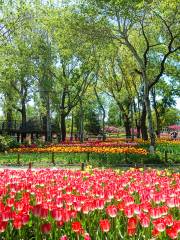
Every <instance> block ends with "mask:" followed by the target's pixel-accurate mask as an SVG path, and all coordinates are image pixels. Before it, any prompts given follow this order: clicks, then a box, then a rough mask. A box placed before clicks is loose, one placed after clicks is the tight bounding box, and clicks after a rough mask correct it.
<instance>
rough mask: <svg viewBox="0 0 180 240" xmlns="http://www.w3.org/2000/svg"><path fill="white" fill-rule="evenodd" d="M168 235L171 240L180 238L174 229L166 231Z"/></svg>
mask: <svg viewBox="0 0 180 240" xmlns="http://www.w3.org/2000/svg"><path fill="white" fill-rule="evenodd" d="M166 234H167V235H168V236H169V237H170V238H171V239H176V238H178V232H177V231H176V229H175V228H174V227H171V228H167V229H166Z"/></svg>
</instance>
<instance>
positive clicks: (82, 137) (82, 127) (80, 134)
mask: <svg viewBox="0 0 180 240" xmlns="http://www.w3.org/2000/svg"><path fill="white" fill-rule="evenodd" d="M79 120H80V132H79V137H80V142H81V143H83V141H84V113H83V105H82V99H80V118H79Z"/></svg>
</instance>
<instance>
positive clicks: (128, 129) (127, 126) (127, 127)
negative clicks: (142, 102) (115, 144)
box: [123, 115, 131, 138]
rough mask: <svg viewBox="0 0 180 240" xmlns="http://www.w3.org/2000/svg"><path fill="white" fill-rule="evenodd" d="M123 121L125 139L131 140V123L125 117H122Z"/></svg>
mask: <svg viewBox="0 0 180 240" xmlns="http://www.w3.org/2000/svg"><path fill="white" fill-rule="evenodd" d="M123 119H124V127H125V132H126V138H131V121H130V119H129V117H128V116H127V115H124V117H123Z"/></svg>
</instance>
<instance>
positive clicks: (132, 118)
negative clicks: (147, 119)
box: [131, 102, 134, 141]
mask: <svg viewBox="0 0 180 240" xmlns="http://www.w3.org/2000/svg"><path fill="white" fill-rule="evenodd" d="M131 128H132V134H131V139H132V141H134V117H133V102H132V103H131Z"/></svg>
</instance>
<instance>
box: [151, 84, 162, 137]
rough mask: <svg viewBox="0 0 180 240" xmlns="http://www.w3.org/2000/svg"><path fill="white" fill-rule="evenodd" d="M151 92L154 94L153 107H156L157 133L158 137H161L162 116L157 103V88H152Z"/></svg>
mask: <svg viewBox="0 0 180 240" xmlns="http://www.w3.org/2000/svg"><path fill="white" fill-rule="evenodd" d="M151 94H152V99H153V108H154V111H155V116H156V134H157V137H158V138H159V137H160V132H161V127H160V116H159V112H158V109H157V104H156V92H155V88H153V89H152V91H151Z"/></svg>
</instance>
